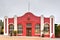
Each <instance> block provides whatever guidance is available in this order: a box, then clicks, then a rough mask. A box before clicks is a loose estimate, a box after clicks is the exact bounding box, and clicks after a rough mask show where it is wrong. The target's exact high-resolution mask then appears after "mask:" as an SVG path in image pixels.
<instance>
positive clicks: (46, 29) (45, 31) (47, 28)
mask: <svg viewBox="0 0 60 40" xmlns="http://www.w3.org/2000/svg"><path fill="white" fill-rule="evenodd" d="M44 33H45V34H47V33H49V24H45V25H44Z"/></svg>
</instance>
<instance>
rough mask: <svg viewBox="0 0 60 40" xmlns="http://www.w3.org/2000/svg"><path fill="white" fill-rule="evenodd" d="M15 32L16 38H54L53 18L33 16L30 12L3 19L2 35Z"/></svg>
mask: <svg viewBox="0 0 60 40" xmlns="http://www.w3.org/2000/svg"><path fill="white" fill-rule="evenodd" d="M13 31H17V34H16V35H17V36H40V37H49V38H54V37H55V26H54V16H52V15H51V16H50V17H44V16H43V15H41V16H39V17H38V16H35V15H33V14H32V13H31V12H27V13H25V14H24V15H23V16H19V17H17V16H16V15H15V16H14V17H13V18H8V17H7V16H5V17H4V35H9V34H10V33H12V32H13Z"/></svg>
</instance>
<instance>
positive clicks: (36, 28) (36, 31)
mask: <svg viewBox="0 0 60 40" xmlns="http://www.w3.org/2000/svg"><path fill="white" fill-rule="evenodd" d="M35 34H40V24H36V26H35Z"/></svg>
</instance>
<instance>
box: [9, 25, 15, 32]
mask: <svg viewBox="0 0 60 40" xmlns="http://www.w3.org/2000/svg"><path fill="white" fill-rule="evenodd" d="M13 31H14V25H12V24H10V25H9V33H13Z"/></svg>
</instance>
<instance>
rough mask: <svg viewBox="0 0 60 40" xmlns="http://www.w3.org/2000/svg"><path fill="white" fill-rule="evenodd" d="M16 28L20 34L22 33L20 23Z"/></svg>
mask: <svg viewBox="0 0 60 40" xmlns="http://www.w3.org/2000/svg"><path fill="white" fill-rule="evenodd" d="M17 30H18V34H22V33H23V27H22V25H21V24H19V25H18V27H17Z"/></svg>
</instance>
